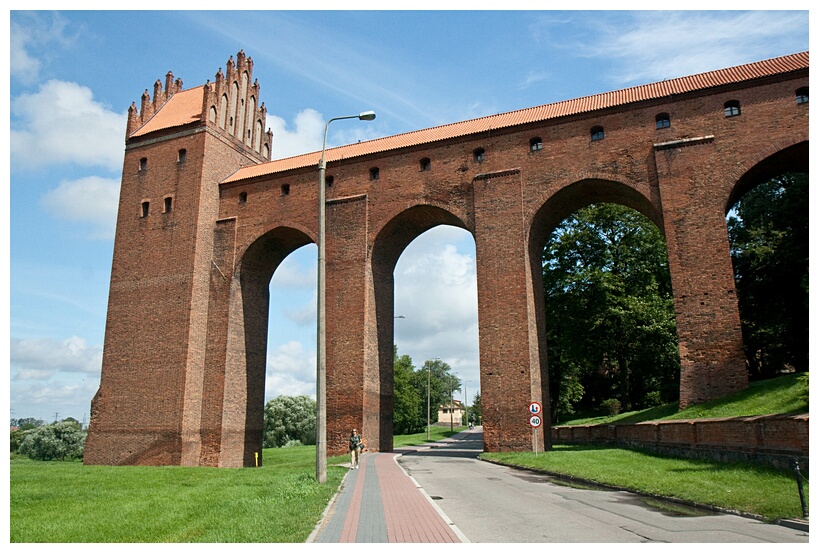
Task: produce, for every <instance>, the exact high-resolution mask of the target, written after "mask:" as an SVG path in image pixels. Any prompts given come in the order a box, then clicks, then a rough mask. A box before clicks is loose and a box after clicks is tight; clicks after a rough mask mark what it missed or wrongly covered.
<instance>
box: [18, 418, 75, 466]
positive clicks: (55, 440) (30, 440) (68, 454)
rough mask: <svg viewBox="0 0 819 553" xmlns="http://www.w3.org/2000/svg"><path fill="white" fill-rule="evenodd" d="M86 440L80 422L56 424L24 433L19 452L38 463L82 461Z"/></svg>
mask: <svg viewBox="0 0 819 553" xmlns="http://www.w3.org/2000/svg"><path fill="white" fill-rule="evenodd" d="M85 438H86V432H85V431H83V429H82V427H81V425H80V424H79V423H78V422H76V421H73V420H71V421H60V422H55V423H54V424H46V425H42V426H38V427H36V428H32V429H30V430H25V431H23V434H22V437H21V439H20V445H19V448H18V452H19V453H20V454H21V455H26V456H28V457H30V458H31V459H34V460H36V461H70V460H74V459H82V456H83V452H84V451H85Z"/></svg>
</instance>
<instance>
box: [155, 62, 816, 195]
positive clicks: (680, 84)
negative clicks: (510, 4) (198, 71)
mask: <svg viewBox="0 0 819 553" xmlns="http://www.w3.org/2000/svg"><path fill="white" fill-rule="evenodd" d="M809 67H810V63H809V52H800V53H797V54H791V55H788V56H782V57H779V58H773V59H769V60H764V61H759V62H754V63H749V64H746V65H740V66H737V67H731V68H727V69H718V70H716V71H709V72H706V73H700V74H698V75H692V76H689V77H680V78H676V79H669V80H665V81H660V82H658V83H651V84H647V85H641V86H635V87H631V88H625V89H622V90H615V91H613V92H605V93H602V94H595V95H593V96H585V97H582V98H576V99H574V100H566V101H563V102H556V103H554V104H546V105H542V106H537V107H532V108H527V109H522V110H517V111H510V112H507V113H501V114H498V115H490V116H487V117H481V118H479V119H471V120H468V121H461V122H458V123H451V124H449V125H442V126H439V127H432V128H429V129H422V130H418V131H412V132H408V133H404V134H398V135H394V136H387V137H384V138H377V139H374V140H368V141H366V142H359V143H357V144H350V145H347V146H340V147H337V148H330V149H328V150H327V151H326V153H325V159H326V160H327V161H333V160H338V159H349V158H353V157H358V156H363V155H367V154H373V153H378V152H384V151H387V150H394V149H398V148H404V147H408V146H416V145H420V144H428V143H430V142H436V141H439V140H446V139H449V138H456V137H460V136H466V135H470V134H475V133H479V132H483V131H487V130H490V129H499V128H505V127H512V126H515V125H522V124H525V123H532V122H537V121H546V120H549V119H555V118H558V117H564V116H567V115H573V114H578V113H586V112H590V111H594V110H600V109H605V108H610V107H614V106H619V105H623V104H628V103H632V102H640V101H644V100H650V99H654V98H662V97H665V96H669V95H672V94H684V93H686V92H692V91H696V90H703V89H707V88H712V87H716V86H722V85H726V84H731V83H739V82H743V81H749V80H753V79H759V78H763V77H767V76H772V75H777V74H781V73H788V72H791V71H798V70H801V69H807V68H809ZM199 98H200V100H201V95H200V96H199ZM169 103H170V102H169ZM166 105H167V104H166ZM164 109H165V108H163V110H164ZM158 115H159V113H158V114H157V116H158ZM155 118H156V117H155ZM149 124H150V122H149ZM146 127H147V125H146ZM320 157H321V152H311V153H308V154H303V155H299V156H294V157H290V158H286V159H280V160H275V161H269V162H266V163H261V164H259V165H253V166H250V167H243V168H242V169H240V170H238V171H237V172H236V173H234V174H233V175H231V176H230V177H228V178H227V179H225V180H224V181H223V182H224V183H232V182H236V181H239V180H244V179H250V178H254V177H259V176H263V175H269V174H272V173H278V172H281V171H288V170H291V169H298V168H302V167H309V166H313V165H316V166H317V165H318V162H319V158H320Z"/></svg>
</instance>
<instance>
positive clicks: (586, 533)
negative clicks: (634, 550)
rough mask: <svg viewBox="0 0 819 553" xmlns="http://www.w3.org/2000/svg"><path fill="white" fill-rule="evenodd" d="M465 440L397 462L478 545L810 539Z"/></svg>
mask: <svg viewBox="0 0 819 553" xmlns="http://www.w3.org/2000/svg"><path fill="white" fill-rule="evenodd" d="M459 437H460V438H462V439H460V440H454V441H451V442H439V443H437V444H436V445H435V446H433V447H431V448H424V449H421V450H419V451H417V452H412V453H405V454H404V455H403V456H402V457H400V458H399V461H398V462H399V464H400V465H401V466H402V467H403V468H404V470H405V471H406V472H407V473H409V475H410V476H412V477H413V478H414V479H415V480H416V482H417V483H418V484H419V485H420V486H421V487H422V488H423V490H424V491H425V492H426V493H427V494H428V495H429V496H430V497H432V499H433V500H434V501H435V504H436V505H437V506H438V507H439V508H440V509H441V510H442V511H443V512H444V513H445V514H446V516H447V517H448V518H449V519H450V520H451V521H452V523H453V524H454V525H455V526H456V527H457V528H458V530H460V532H461V533H463V535H465V536H466V537H467V538H468V539H469V541H470V542H472V543H481V542H495V543H547V542H550V543H572V542H574V543H593V542H595V543H641V542H657V543H754V542H756V543H808V533H807V532H806V531H802V530H798V529H792V528H787V527H785V526H780V525H775V524H766V523H763V522H759V521H756V520H754V519H750V518H745V517H741V516H736V515H730V514H722V513H714V512H712V511H694V512H691V513H688V514H684V515H683V514H680V513H678V512H673V511H671V510H668V509H666V508H663V507H658V506H656V505H649V504H648V503H647V502H646V501H645V500H644V499H642V498H641V497H640V496H638V495H636V494H632V493H628V492H620V491H608V490H588V489H578V488H573V487H568V486H566V485H561V484H558V483H556V482H557V481H556V480H555V479H553V478H551V477H548V476H545V475H539V474H535V473H532V472H528V471H521V470H518V469H512V468H508V467H503V466H499V465H494V464H491V463H487V462H484V461H479V460H478V459H477V455H478V454H479V453H480V452H481V451H482V450H483V434H482V433H481V431H480V430H479V429H475V430H472V431H469V432H467V433H466V434H460V435H459Z"/></svg>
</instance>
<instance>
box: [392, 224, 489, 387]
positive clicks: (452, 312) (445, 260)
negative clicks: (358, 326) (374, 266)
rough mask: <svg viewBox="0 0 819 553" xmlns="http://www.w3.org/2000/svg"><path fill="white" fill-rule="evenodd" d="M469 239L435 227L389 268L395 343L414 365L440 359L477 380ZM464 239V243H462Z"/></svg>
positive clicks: (475, 305)
mask: <svg viewBox="0 0 819 553" xmlns="http://www.w3.org/2000/svg"><path fill="white" fill-rule="evenodd" d="M471 240H472V239H471V237H469V236H468V233H467V232H466V231H464V230H462V229H457V228H454V227H447V226H441V227H436V228H434V229H432V230H430V231H428V232H426V233H424V234H423V235H421V236H420V237H419V238H417V239H416V240H415V241H413V242H412V243H411V244H410V245H409V246H408V247H407V249H406V250H405V251H404V253H403V254H402V255H401V257H400V258H399V260H398V263H397V265H396V268H395V315H396V316H399V315H403V316H404V318H403V319H400V320H396V322H395V341H396V343H397V344H398V348H399V353H400V354H402V355H403V354H407V355H410V357H412V359H413V363H414V364H415V365H416V367H420V366H421V365H422V364H423V363H424V361H426V360H428V359H434V358H436V357H437V358H440V359H441V360H443V361H444V362H446V363H448V364H449V365H450V366H451V367H452V368H453V370H454V371H456V372H458V374H459V377H460V378H461V379H462V380H472V381H473V382H475V384H474V386H475V389H477V382H478V356H479V352H478V326H477V325H478V300H477V298H478V296H477V277H476V273H475V257H474V250H473V249H472V242H471ZM466 243H469V244H468V245H465V244H466Z"/></svg>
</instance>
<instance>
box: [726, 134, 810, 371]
mask: <svg viewBox="0 0 819 553" xmlns="http://www.w3.org/2000/svg"><path fill="white" fill-rule="evenodd" d="M727 207H728V210H727V216H726V223H727V226H728V237H729V240H730V243H731V258H732V262H733V269H734V281H735V284H736V289H737V300H738V305H739V315H740V324H741V328H742V340H743V346H744V353H745V363H746V367H747V369H748V377H749V379H751V380H762V379H767V378H773V377H776V376H780V375H782V374H787V373H792V372H804V371H807V370H808V340H809V336H808V319H809V310H808V256H809V251H808V145H807V143H806V142H805V143H801V144H797V145H795V146H792V147H790V148H786V149H783V150H781V151H779V152H777V153H775V154H773V155H771V156H769V157H768V158H766V159H764V160H762V161H761V162H759V163H757V164H756V165H755V166H754V167H752V168H751V169H750V170H749V171H748V172H747V173H746V174H745V175H743V176H742V178H741V179H740V180H739V181H738V182H737V184H736V186H735V187H734V190H733V191H732V193H731V195H730V198H729V200H728V206H727Z"/></svg>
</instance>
